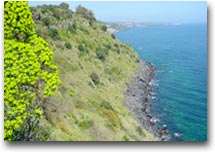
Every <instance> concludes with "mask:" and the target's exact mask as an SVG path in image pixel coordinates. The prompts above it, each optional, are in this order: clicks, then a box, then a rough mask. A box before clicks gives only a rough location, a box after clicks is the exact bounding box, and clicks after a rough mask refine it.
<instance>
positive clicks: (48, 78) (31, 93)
mask: <svg viewBox="0 0 215 152" xmlns="http://www.w3.org/2000/svg"><path fill="white" fill-rule="evenodd" d="M52 59H53V53H52V51H51V50H50V49H49V47H48V43H47V42H46V41H45V40H44V39H42V38H41V37H38V36H37V34H36V32H35V29H34V21H33V19H32V15H31V12H30V9H29V7H28V4H27V2H5V8H4V121H5V122H4V139H5V140H6V141H14V140H27V141H28V140H40V137H39V136H38V135H39V131H38V130H39V129H38V127H39V120H40V118H41V116H42V114H43V101H44V100H45V99H48V98H47V97H48V96H49V95H52V94H53V93H54V91H55V90H56V89H57V86H56V85H57V84H58V83H59V77H58V69H57V67H56V66H55V65H54V64H53V63H52Z"/></svg>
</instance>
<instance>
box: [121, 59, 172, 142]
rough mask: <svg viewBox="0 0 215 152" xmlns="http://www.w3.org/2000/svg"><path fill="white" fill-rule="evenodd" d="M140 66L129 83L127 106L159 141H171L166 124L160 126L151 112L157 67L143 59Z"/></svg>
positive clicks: (138, 61)
mask: <svg viewBox="0 0 215 152" xmlns="http://www.w3.org/2000/svg"><path fill="white" fill-rule="evenodd" d="M137 63H138V64H139V65H140V68H139V69H138V70H137V72H136V74H135V75H134V77H133V80H132V82H131V83H130V84H127V91H126V94H125V97H126V99H127V102H126V103H125V105H124V106H125V107H126V108H127V109H128V110H129V111H131V112H132V114H133V115H134V116H135V118H136V119H137V121H138V122H139V123H140V124H141V126H142V127H143V128H144V129H146V130H147V131H149V132H150V133H151V134H152V135H153V136H154V137H155V139H156V140H158V141H169V131H168V128H167V126H166V125H163V126H162V127H158V126H157V125H156V122H157V121H158V119H156V118H155V117H154V116H153V115H152V114H151V113H150V109H151V108H153V107H152V104H151V97H150V92H152V86H151V84H152V80H153V77H154V72H155V67H154V66H153V65H152V64H151V63H148V62H145V61H143V60H141V59H139V60H137Z"/></svg>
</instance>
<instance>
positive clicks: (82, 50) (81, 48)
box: [78, 44, 89, 53]
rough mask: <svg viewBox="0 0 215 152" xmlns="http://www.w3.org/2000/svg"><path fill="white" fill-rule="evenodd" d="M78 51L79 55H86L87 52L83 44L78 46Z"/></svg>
mask: <svg viewBox="0 0 215 152" xmlns="http://www.w3.org/2000/svg"><path fill="white" fill-rule="evenodd" d="M78 49H79V51H80V52H81V53H88V52H89V51H88V50H87V49H86V46H85V44H79V45H78Z"/></svg>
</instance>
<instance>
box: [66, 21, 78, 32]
mask: <svg viewBox="0 0 215 152" xmlns="http://www.w3.org/2000/svg"><path fill="white" fill-rule="evenodd" d="M76 29H77V25H76V24H75V23H74V24H72V25H69V26H68V31H70V32H75V31H76Z"/></svg>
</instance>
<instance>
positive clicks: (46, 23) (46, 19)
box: [43, 17, 51, 27]
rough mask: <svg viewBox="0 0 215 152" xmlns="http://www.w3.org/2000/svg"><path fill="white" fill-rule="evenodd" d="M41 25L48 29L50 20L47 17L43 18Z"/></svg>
mask: <svg viewBox="0 0 215 152" xmlns="http://www.w3.org/2000/svg"><path fill="white" fill-rule="evenodd" d="M43 23H44V25H45V26H48V27H49V25H50V24H51V20H50V19H49V17H45V18H44V19H43Z"/></svg>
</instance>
